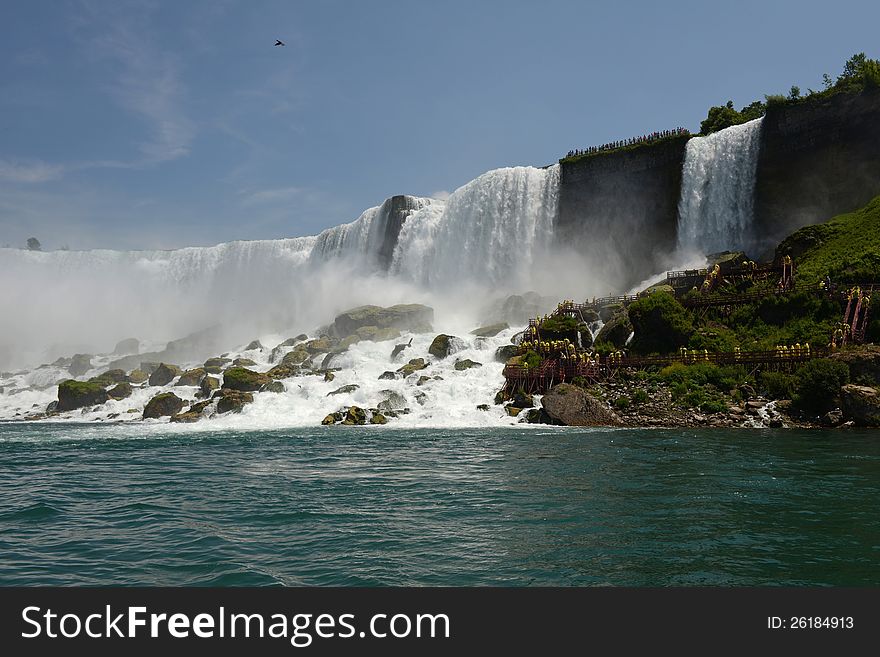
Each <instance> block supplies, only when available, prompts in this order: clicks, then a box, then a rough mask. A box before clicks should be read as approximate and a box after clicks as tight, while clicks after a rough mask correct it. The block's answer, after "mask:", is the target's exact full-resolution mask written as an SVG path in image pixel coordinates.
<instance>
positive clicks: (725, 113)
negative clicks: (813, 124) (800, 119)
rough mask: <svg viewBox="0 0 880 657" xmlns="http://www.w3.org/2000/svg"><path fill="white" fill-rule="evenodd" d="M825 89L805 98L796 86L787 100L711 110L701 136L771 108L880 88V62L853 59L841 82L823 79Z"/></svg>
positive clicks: (775, 97)
mask: <svg viewBox="0 0 880 657" xmlns="http://www.w3.org/2000/svg"><path fill="white" fill-rule="evenodd" d="M823 86H824V87H825V88H824V89H823V90H822V91H814V90H812V89H808V90H807V95H805V96H803V95H801V90H800V88H799V87H797V86H792V87H791V89H790V90H789V93H788V95H787V96H783V95H780V94H773V95H769V96H765V97H764V102H761V101H755V102H754V103H752V104H750V105H746V106H745V107H743V108H742V109H740V110H736V109H735V108H734V106H733V101H731V100H729V101H727V104H726V105H722V106H720V107H711V108H709V113H708V115H707V117H706V118H705V119H704V120H703V121H702V122H701V123H700V134H701V135H708V134H711V133H713V132H717V131H718V130H723V129H724V128H729V127H730V126H733V125H739V124H740V123H745V122H746V121H751V120H753V119H757V118H760V117H762V116H764V114H765V112H766V111H767V109H768V108H773V107H783V106H786V105H795V104H799V103H809V102H815V101H817V100H820V99H822V98H828V97H830V96H833V95H835V94H839V93H860V92H862V91H865V90H868V89H877V88H880V61H877V60H876V59H868V57H867V56H866V55H865V53H863V52H862V53H858V54H856V55H853V56H852V57H850V58H849V59H848V60H847V61H846V63H845V64H844V65H843V72H842V73H841V74H840V75H839V76H838V77H837V80H833V79H832V78H831V76H830V75H828V74H827V73H826V74H825V75H824V76H823Z"/></svg>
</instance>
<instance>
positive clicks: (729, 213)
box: [678, 119, 762, 254]
mask: <svg viewBox="0 0 880 657" xmlns="http://www.w3.org/2000/svg"><path fill="white" fill-rule="evenodd" d="M761 122H762V119H755V120H754V121H749V122H748V123H743V124H742V125H736V126H732V127H730V128H726V129H725V130H721V131H719V132H716V133H714V134H711V135H709V136H708V137H694V138H693V139H690V140H689V141H688V143H687V150H686V153H685V160H684V167H683V169H682V180H681V197H680V199H679V203H678V245H679V250H680V251H682V252H683V253H693V252H698V253H700V254H708V253H713V252H718V251H723V250H729V249H746V248H748V247H749V245H750V239H751V235H750V229H751V226H752V221H753V219H754V200H755V172H756V169H757V165H758V153H759V150H760V143H761Z"/></svg>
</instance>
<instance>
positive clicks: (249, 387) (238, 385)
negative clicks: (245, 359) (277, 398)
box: [221, 367, 272, 392]
mask: <svg viewBox="0 0 880 657" xmlns="http://www.w3.org/2000/svg"><path fill="white" fill-rule="evenodd" d="M271 382H272V377H271V376H269V375H268V374H262V373H260V372H254V371H253V370H249V369H247V368H246V367H230V368H229V369H227V370H226V371H225V372H224V373H223V385H222V386H221V387H223V388H226V389H229V390H237V391H239V392H257V391H258V390H259V389H260V388H262V387H263V386H264V385H266V384H267V383H271Z"/></svg>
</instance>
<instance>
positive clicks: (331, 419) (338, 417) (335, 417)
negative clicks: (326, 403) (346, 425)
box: [321, 413, 345, 426]
mask: <svg viewBox="0 0 880 657" xmlns="http://www.w3.org/2000/svg"><path fill="white" fill-rule="evenodd" d="M344 418H345V416H344V415H343V414H342V413H330V414H329V415H327V416H325V417H324V419H323V420H321V424H323V425H325V426H326V425H329V424H336V423H337V422H342V420H343V419H344Z"/></svg>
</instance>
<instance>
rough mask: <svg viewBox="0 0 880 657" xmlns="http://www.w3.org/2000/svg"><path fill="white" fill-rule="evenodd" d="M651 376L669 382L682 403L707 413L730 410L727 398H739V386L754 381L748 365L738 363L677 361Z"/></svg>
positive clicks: (677, 400) (653, 378)
mask: <svg viewBox="0 0 880 657" xmlns="http://www.w3.org/2000/svg"><path fill="white" fill-rule="evenodd" d="M650 377H651V379H652V380H653V381H655V382H658V383H663V384H665V385H667V386H668V387H669V388H670V390H671V392H672V399H673V400H675V401H676V402H678V403H679V404H680V405H681V406H685V407H688V408H699V409H700V410H701V411H702V412H703V413H719V412H721V411H722V410H727V406H728V402H727V398H728V397H729V398H732V399H734V400H736V399H738V398H739V391H738V388H739V386H741V385H752V384H754V379H753V378H752V377H751V376H750V375H749V373H748V372H747V371H746V370H745V368H743V367H741V366H735V365H727V366H723V367H719V366H718V365H714V364H712V363H696V364H694V365H684V364H682V363H674V364H672V365H669V366H667V367H664V368H663V369H662V370H660V371H659V372H655V373H653V374H651V375H650Z"/></svg>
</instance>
